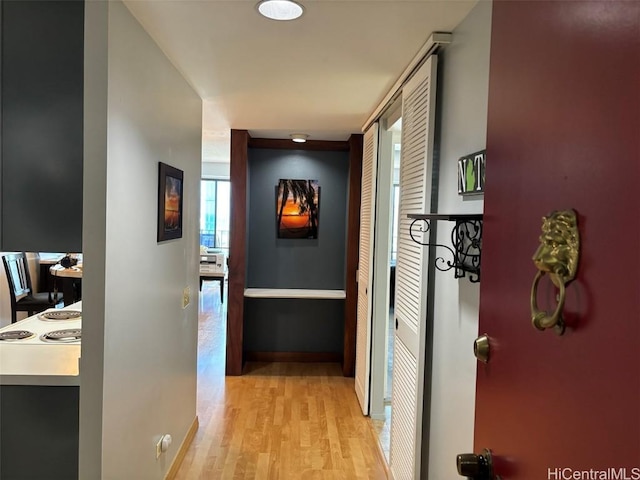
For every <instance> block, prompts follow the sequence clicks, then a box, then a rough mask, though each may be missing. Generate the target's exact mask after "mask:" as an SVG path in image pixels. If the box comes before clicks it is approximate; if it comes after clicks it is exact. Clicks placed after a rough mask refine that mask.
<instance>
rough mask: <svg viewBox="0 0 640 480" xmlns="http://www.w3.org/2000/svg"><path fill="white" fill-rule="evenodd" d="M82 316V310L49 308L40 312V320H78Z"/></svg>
mask: <svg viewBox="0 0 640 480" xmlns="http://www.w3.org/2000/svg"><path fill="white" fill-rule="evenodd" d="M81 316H82V312H81V311H80V310H49V311H48V312H42V313H39V314H38V318H39V319H40V320H44V321H45V322H53V321H56V320H76V319H78V318H80V317H81Z"/></svg>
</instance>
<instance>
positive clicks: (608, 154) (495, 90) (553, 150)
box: [475, 0, 640, 480]
mask: <svg viewBox="0 0 640 480" xmlns="http://www.w3.org/2000/svg"><path fill="white" fill-rule="evenodd" d="M491 42H492V44H491V70H490V87H489V118H488V134H487V135H488V137H487V173H486V185H487V190H486V195H485V215H484V219H485V223H484V239H483V248H484V249H483V252H482V281H481V291H480V296H481V297H480V298H481V300H480V333H487V334H488V335H489V337H490V339H491V359H490V362H489V363H488V364H486V365H482V364H479V367H478V383H477V402H476V426H475V428H476V430H475V449H476V452H478V453H479V452H480V451H481V450H482V449H483V448H489V449H491V450H492V451H493V454H494V457H495V458H494V461H495V464H496V472H495V473H496V474H499V475H501V476H502V478H503V479H522V480H544V479H564V478H580V479H583V478H584V479H586V478H607V479H609V478H616V479H617V478H624V479H627V480H628V479H640V2H637V1H606V2H605V1H603V2H586V1H531V2H525V1H517V2H516V1H499V0H495V1H494V6H493V19H492V41H491ZM569 208H573V209H575V210H576V211H577V212H578V218H579V229H580V234H581V242H582V253H581V257H580V263H579V266H578V273H577V277H576V280H575V281H574V282H573V283H571V284H569V286H568V287H567V301H566V306H565V310H564V312H565V315H564V316H565V319H566V322H567V325H568V328H567V331H566V333H565V334H564V335H563V336H558V335H557V334H556V333H554V332H553V331H537V330H535V329H534V328H533V327H532V325H531V313H530V307H529V299H530V292H531V286H532V282H533V279H534V276H535V274H536V271H537V270H536V269H535V266H534V264H533V262H532V260H531V257H532V255H533V254H534V252H535V250H536V248H537V246H538V244H539V240H538V237H539V236H540V233H541V230H540V228H541V217H542V216H543V215H546V214H548V213H550V212H551V211H553V210H558V209H569ZM554 296H555V295H554V290H553V287H552V286H551V284H550V282H547V277H545V278H543V282H542V283H541V286H540V292H539V297H540V298H539V303H540V304H542V305H541V307H542V308H545V309H547V310H553V309H554V308H555V305H556V303H555V298H554ZM624 467H626V468H627V472H626V475H627V476H620V475H622V474H623V473H624V471H622V470H619V469H622V468H624ZM605 469H614V470H609V471H608V472H609V475H610V476H608V477H604V476H602V475H600V474H599V473H597V472H599V471H602V470H605ZM590 470H592V471H594V472H596V473H594V474H591V473H588V471H590ZM575 471H579V473H577V474H576V473H575ZM583 472H587V473H583ZM568 475H574V476H568ZM576 475H578V476H576ZM588 475H592V476H588ZM594 475H595V476H594ZM598 475H600V476H598Z"/></svg>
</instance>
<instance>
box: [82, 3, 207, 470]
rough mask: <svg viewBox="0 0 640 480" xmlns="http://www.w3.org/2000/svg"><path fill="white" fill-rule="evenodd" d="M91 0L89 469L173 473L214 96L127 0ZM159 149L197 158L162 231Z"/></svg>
mask: <svg viewBox="0 0 640 480" xmlns="http://www.w3.org/2000/svg"><path fill="white" fill-rule="evenodd" d="M85 8H86V18H85V37H86V38H85V167H84V169H85V171H84V191H85V193H84V212H85V213H84V220H83V221H84V224H83V236H84V245H83V250H84V266H85V278H84V279H83V310H84V313H83V345H82V364H81V375H82V381H81V412H80V422H81V427H80V430H81V432H80V437H81V438H80V444H81V450H80V478H83V479H84V478H87V479H102V480H122V479H136V480H145V479H160V478H164V475H165V474H166V472H167V469H168V468H169V466H170V463H171V461H172V460H173V458H174V457H175V454H176V451H177V448H178V447H179V445H180V443H181V441H182V440H183V438H184V436H185V434H186V432H187V429H188V428H189V426H190V425H191V423H192V422H193V420H194V419H195V415H196V351H197V323H198V312H197V306H198V299H197V295H198V278H197V266H198V220H199V193H200V192H199V188H200V174H201V158H200V157H201V119H202V112H201V108H202V102H201V100H200V98H199V97H198V96H197V95H196V94H195V93H194V92H193V90H192V89H191V88H190V87H189V86H188V84H187V83H186V81H185V80H184V79H183V78H182V77H181V75H180V74H179V73H178V72H177V70H176V69H175V68H174V67H173V66H172V64H171V63H170V62H169V61H168V60H167V58H166V57H165V56H164V55H163V53H162V52H161V51H160V49H159V48H158V47H157V46H156V44H155V43H154V42H153V41H152V40H151V38H150V37H149V36H148V35H147V34H146V33H145V31H144V30H143V29H142V27H141V26H140V25H139V24H138V22H137V21H136V20H135V19H134V18H133V16H132V15H131V14H130V13H129V11H128V10H127V9H126V7H125V6H124V5H123V4H122V3H121V2H116V1H114V2H87V3H86V7H85ZM159 161H162V162H164V163H167V164H169V165H172V166H174V167H177V168H179V169H181V170H183V171H184V197H183V202H184V217H183V237H182V238H181V239H178V240H172V241H168V242H163V243H160V244H159V243H157V242H156V222H157V195H158V162H159ZM187 286H188V287H190V289H191V295H192V299H191V304H190V305H188V306H187V308H186V309H182V306H181V299H182V292H183V288H184V287H187ZM164 433H170V434H171V435H172V436H173V438H174V442H173V445H172V446H171V447H170V449H169V451H168V452H167V453H166V454H164V455H163V456H161V458H160V459H159V460H156V457H155V445H156V443H157V441H158V439H159V438H160V435H162V434H164Z"/></svg>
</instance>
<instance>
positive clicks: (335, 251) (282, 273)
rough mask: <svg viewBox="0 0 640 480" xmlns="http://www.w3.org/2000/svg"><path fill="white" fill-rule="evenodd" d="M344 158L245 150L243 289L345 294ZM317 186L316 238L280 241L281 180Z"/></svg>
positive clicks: (328, 154) (336, 154)
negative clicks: (314, 182)
mask: <svg viewBox="0 0 640 480" xmlns="http://www.w3.org/2000/svg"><path fill="white" fill-rule="evenodd" d="M348 174H349V154H348V152H331V151H303V150H272V149H255V148H250V149H249V188H248V192H249V205H248V209H247V211H248V220H247V221H248V226H247V227H248V228H247V237H248V239H247V248H248V256H247V287H254V288H258V287H260V288H311V289H343V288H344V280H345V258H346V247H345V239H346V222H347V185H348ZM286 178H290V179H311V180H318V182H319V185H320V214H319V224H318V238H317V239H313V240H309V239H296V240H293V239H278V238H277V232H276V186H277V185H278V181H279V180H280V179H286Z"/></svg>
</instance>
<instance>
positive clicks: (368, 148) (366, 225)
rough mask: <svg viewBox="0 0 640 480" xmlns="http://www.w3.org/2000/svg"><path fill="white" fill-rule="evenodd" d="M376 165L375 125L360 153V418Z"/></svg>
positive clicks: (366, 375)
mask: <svg viewBox="0 0 640 480" xmlns="http://www.w3.org/2000/svg"><path fill="white" fill-rule="evenodd" d="M377 162H378V124H377V123H374V124H373V125H372V126H371V127H370V128H369V130H367V131H366V132H365V134H364V149H363V154H362V193H361V195H362V198H361V203H360V258H359V262H358V317H357V326H356V381H355V388H356V395H357V396H358V401H359V402H360V408H362V413H363V414H364V415H368V414H369V385H370V374H371V298H372V296H373V289H372V275H371V270H372V268H371V266H372V264H373V224H374V222H373V220H374V214H375V212H374V209H375V201H374V199H375V191H376V165H377Z"/></svg>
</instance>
